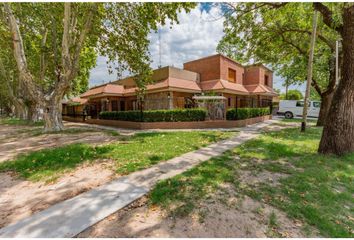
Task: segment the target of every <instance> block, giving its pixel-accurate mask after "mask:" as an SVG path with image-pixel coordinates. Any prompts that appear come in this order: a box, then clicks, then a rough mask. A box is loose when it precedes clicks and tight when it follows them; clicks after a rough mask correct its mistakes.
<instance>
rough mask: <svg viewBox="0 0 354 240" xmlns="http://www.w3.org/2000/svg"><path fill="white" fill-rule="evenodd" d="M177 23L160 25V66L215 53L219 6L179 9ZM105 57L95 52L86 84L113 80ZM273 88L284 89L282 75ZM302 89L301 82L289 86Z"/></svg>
mask: <svg viewBox="0 0 354 240" xmlns="http://www.w3.org/2000/svg"><path fill="white" fill-rule="evenodd" d="M178 17H179V24H174V25H172V26H170V24H166V25H165V26H162V27H161V28H160V30H159V31H160V39H161V66H162V67H163V66H168V65H169V66H175V67H179V68H182V67H183V63H184V62H187V61H191V60H195V59H198V58H202V57H206V56H209V55H213V54H216V47H217V45H218V43H219V41H220V39H221V38H222V37H223V34H224V33H223V18H222V15H221V10H220V9H219V8H218V7H217V6H215V5H212V4H208V3H205V4H204V3H201V4H199V5H198V6H197V7H196V8H195V9H193V10H191V11H190V12H189V13H186V12H185V11H182V12H181V13H179V15H178ZM149 40H150V47H149V51H150V54H151V59H152V64H151V67H152V68H153V69H155V68H157V67H158V66H159V65H160V60H159V59H160V58H159V56H160V54H159V46H160V43H159V34H158V33H155V32H151V33H150V35H149ZM106 60H107V59H106V58H105V57H104V56H99V57H98V58H97V66H96V67H95V68H93V69H92V70H91V74H90V87H92V86H95V85H99V84H102V83H106V82H109V81H114V80H116V79H117V76H116V74H111V75H110V74H108V70H107V64H106ZM273 82H274V83H273V84H274V86H273V87H274V88H276V89H280V90H281V92H284V91H285V88H284V87H283V86H282V84H283V79H281V77H279V76H277V75H276V74H274V81H273ZM289 89H298V90H300V91H302V92H304V89H305V86H304V85H302V86H291V87H290V88H289Z"/></svg>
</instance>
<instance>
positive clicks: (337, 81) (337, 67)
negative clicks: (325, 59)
mask: <svg viewBox="0 0 354 240" xmlns="http://www.w3.org/2000/svg"><path fill="white" fill-rule="evenodd" d="M338 83H339V40H337V41H336V85H338Z"/></svg>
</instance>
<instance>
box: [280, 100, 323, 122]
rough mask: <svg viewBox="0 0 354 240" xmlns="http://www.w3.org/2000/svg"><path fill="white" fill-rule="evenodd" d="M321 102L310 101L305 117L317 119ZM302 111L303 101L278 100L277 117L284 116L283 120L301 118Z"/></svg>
mask: <svg viewBox="0 0 354 240" xmlns="http://www.w3.org/2000/svg"><path fill="white" fill-rule="evenodd" d="M320 107H321V102H319V101H310V102H309V106H308V111H307V116H309V117H316V118H317V117H318V115H319V113H320ZM303 109H304V101H303V100H280V102H279V110H278V112H277V114H278V115H284V116H285V118H293V117H295V116H296V117H301V116H302V112H303Z"/></svg>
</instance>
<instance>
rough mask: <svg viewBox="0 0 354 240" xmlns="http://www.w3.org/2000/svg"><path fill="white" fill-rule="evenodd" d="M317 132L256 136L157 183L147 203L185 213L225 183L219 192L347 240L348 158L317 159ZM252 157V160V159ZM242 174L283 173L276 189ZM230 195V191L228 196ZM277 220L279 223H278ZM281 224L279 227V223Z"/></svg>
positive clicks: (351, 159) (349, 226) (350, 191)
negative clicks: (226, 189) (244, 178)
mask: <svg viewBox="0 0 354 240" xmlns="http://www.w3.org/2000/svg"><path fill="white" fill-rule="evenodd" d="M321 130H322V129H321V128H309V129H308V130H307V131H306V132H305V133H299V131H298V129H297V128H294V129H286V130H282V131H277V132H269V133H264V134H262V135H261V136H260V137H259V138H257V139H253V140H250V141H247V142H246V143H245V144H243V145H241V146H240V147H238V148H236V149H234V150H233V151H229V152H226V153H225V154H224V155H222V156H220V157H216V158H212V159H211V160H209V161H207V162H204V163H202V164H200V165H198V166H197V167H195V168H192V169H191V170H189V171H187V172H185V173H183V174H180V175H177V176H175V177H173V178H171V179H167V180H164V181H162V182H160V183H159V184H157V185H156V186H155V188H154V189H153V190H152V192H151V194H150V201H151V203H153V204H157V205H159V206H161V207H163V208H164V209H166V210H167V211H168V212H169V213H170V214H173V215H187V214H189V213H191V212H192V211H193V210H196V209H198V208H199V206H200V202H201V200H203V199H207V198H210V197H211V196H213V195H215V191H217V190H219V189H221V186H225V184H231V185H233V186H234V188H233V190H232V191H231V192H230V193H229V194H231V195H227V194H225V195H226V196H227V197H230V198H231V197H240V198H242V196H243V195H244V194H246V195H248V196H250V197H252V198H254V199H255V200H259V201H262V202H263V203H264V204H271V205H273V206H274V207H276V208H279V209H281V210H282V211H285V212H286V213H287V214H288V216H290V217H291V218H294V219H297V220H300V221H301V222H304V223H305V224H306V225H305V226H308V225H311V226H314V227H316V228H317V229H318V230H319V231H320V234H321V235H322V236H324V237H351V236H353V235H352V232H351V231H352V229H353V227H354V226H353V221H352V219H353V216H352V212H351V209H353V207H354V206H353V201H352V194H353V192H354V188H353V184H352V182H353V174H354V172H353V164H354V155H353V154H349V155H346V156H342V157H336V156H319V155H317V147H318V143H319V139H320V136H321ZM252 159H253V160H252ZM243 171H247V172H251V174H252V175H254V176H257V175H258V174H259V173H260V172H263V171H268V172H271V173H281V174H287V175H284V178H283V179H280V183H279V184H278V185H275V186H274V185H269V183H268V182H267V181H260V182H256V183H249V182H241V177H240V176H241V174H242V173H243ZM234 191H235V192H234ZM278 222H279V220H278ZM280 224H281V223H280Z"/></svg>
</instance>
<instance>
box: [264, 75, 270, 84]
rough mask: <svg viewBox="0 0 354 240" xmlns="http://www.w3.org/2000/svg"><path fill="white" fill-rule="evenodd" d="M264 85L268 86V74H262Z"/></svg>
mask: <svg viewBox="0 0 354 240" xmlns="http://www.w3.org/2000/svg"><path fill="white" fill-rule="evenodd" d="M264 85H266V86H269V77H268V75H264Z"/></svg>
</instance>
